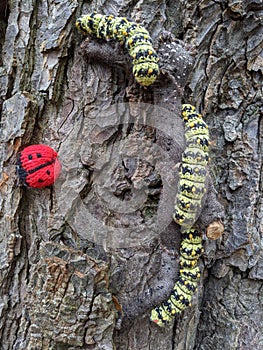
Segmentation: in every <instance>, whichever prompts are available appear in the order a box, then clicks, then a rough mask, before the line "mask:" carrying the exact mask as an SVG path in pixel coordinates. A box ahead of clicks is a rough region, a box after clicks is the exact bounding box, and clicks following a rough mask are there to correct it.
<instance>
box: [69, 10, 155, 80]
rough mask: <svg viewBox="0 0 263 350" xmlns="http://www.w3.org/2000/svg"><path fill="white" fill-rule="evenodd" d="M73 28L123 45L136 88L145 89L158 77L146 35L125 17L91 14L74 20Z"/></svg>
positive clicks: (146, 33)
mask: <svg viewBox="0 0 263 350" xmlns="http://www.w3.org/2000/svg"><path fill="white" fill-rule="evenodd" d="M76 27H77V29H78V30H79V31H81V32H82V33H84V34H89V35H91V36H93V37H96V38H98V39H100V38H101V39H106V40H107V39H115V40H117V41H119V42H121V43H123V44H124V45H125V47H126V48H127V50H128V52H129V55H130V56H131V58H132V65H133V69H132V71H133V74H134V76H135V79H136V81H137V82H138V83H139V84H141V85H143V86H149V85H151V84H152V83H153V82H154V81H155V80H156V78H157V76H158V75H159V67H158V64H157V62H158V57H157V54H156V51H155V50H154V48H153V46H152V39H151V37H150V35H149V32H148V31H147V30H146V29H145V28H144V27H142V26H140V25H139V24H136V23H134V22H131V21H129V20H127V19H126V18H125V17H114V16H111V15H109V16H105V15H101V14H98V13H95V12H94V13H91V14H88V15H83V16H82V17H80V18H78V19H77V21H76Z"/></svg>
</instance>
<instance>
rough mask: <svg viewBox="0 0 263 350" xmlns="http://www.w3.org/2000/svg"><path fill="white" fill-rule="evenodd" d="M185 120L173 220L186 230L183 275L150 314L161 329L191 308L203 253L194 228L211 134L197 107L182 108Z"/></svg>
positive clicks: (198, 235) (183, 236) (180, 275)
mask: <svg viewBox="0 0 263 350" xmlns="http://www.w3.org/2000/svg"><path fill="white" fill-rule="evenodd" d="M182 118H183V120H184V122H185V138H186V149H185V151H184V153H183V156H182V166H181V170H180V178H179V184H178V193H177V197H176V203H175V212H174V216H173V217H174V220H175V221H176V222H177V223H178V224H180V225H181V226H182V227H183V233H182V242H181V247H180V261H179V264H180V272H179V278H178V280H177V282H176V283H175V285H174V288H173V291H172V293H171V295H170V297H169V299H168V300H167V301H165V302H164V303H163V304H162V305H160V306H158V307H156V308H155V309H153V310H152V312H151V320H152V321H153V322H155V323H156V324H158V325H159V326H165V325H166V324H168V323H169V322H171V320H172V319H173V317H174V315H175V314H176V313H180V312H182V311H183V310H184V309H185V308H186V307H188V306H189V305H190V304H191V299H192V295H193V293H194V292H195V290H196V288H197V282H198V280H199V278H200V270H199V267H198V265H197V263H198V259H199V256H200V255H201V253H202V235H201V234H200V233H199V232H198V231H197V230H195V229H194V228H193V227H191V226H192V225H193V224H194V222H195V220H196V215H197V213H198V211H199V209H200V207H201V201H202V197H203V195H204V193H205V178H206V165H207V162H208V146H209V134H208V128H207V125H206V124H205V122H204V121H203V120H202V117H201V115H200V114H197V113H196V110H195V107H193V106H191V105H183V107H182ZM189 227H190V228H189Z"/></svg>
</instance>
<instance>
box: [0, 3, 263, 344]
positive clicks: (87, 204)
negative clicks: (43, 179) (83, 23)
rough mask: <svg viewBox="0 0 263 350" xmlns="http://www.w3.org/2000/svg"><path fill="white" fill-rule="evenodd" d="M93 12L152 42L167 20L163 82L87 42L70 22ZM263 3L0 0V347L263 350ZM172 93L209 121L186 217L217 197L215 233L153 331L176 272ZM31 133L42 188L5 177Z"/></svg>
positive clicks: (179, 146) (176, 144) (207, 215)
mask: <svg viewBox="0 0 263 350" xmlns="http://www.w3.org/2000/svg"><path fill="white" fill-rule="evenodd" d="M94 10H97V11H98V12H102V13H104V14H109V13H112V14H114V15H119V16H127V17H128V18H132V19H133V20H134V21H138V22H140V23H142V24H143V25H145V26H146V27H147V29H148V30H149V32H150V33H151V35H152V37H153V40H154V42H155V44H156V46H158V44H157V43H158V37H159V36H160V34H161V33H162V32H163V30H164V29H165V30H167V31H170V32H172V33H173V35H174V36H175V37H176V38H178V39H180V40H182V41H183V42H184V45H183V44H182V43H181V42H178V43H177V44H175V47H174V48H175V49H176V50H179V51H177V52H176V53H175V55H174V56H173V53H172V52H169V48H168V47H167V46H165V45H166V44H165V42H164V43H159V50H160V55H161V56H162V54H165V53H168V52H169V55H170V56H169V59H168V61H167V62H166V61H165V57H166V56H165V55H164V56H162V60H161V63H160V64H161V66H162V70H163V71H164V73H163V74H164V75H163V76H164V77H166V78H167V77H168V78H167V80H165V79H163V80H162V81H159V82H157V83H156V86H155V88H154V87H152V88H149V89H148V90H145V89H142V88H139V87H138V86H136V85H135V84H134V83H133V80H132V77H131V74H130V65H129V64H128V65H127V62H126V60H127V57H126V56H125V53H124V54H123V51H124V50H123V49H122V48H121V47H119V45H117V46H116V45H114V44H112V43H106V42H105V43H100V45H99V46H98V45H97V46H96V43H93V42H91V41H89V40H88V41H86V42H84V38H83V36H82V35H81V34H79V33H78V32H77V30H76V29H75V20H76V18H77V17H79V16H80V15H81V14H85V13H89V12H91V11H94ZM262 14H263V4H262V1H261V0H250V1H248V0H247V1H246V0H243V1H242V0H235V1H230V0H229V1H219V2H214V1H205V0H203V1H199V2H196V1H193V0H189V1H184V0H180V1H176V2H172V1H154V2H149V1H135V2H130V1H123V2H122V3H121V5H120V3H119V2H118V1H114V0H111V1H102V2H97V1H93V2H80V1H79V2H77V1H74V0H65V1H52V0H43V1H34V0H27V1H22V0H20V1H19V0H14V1H9V2H8V1H2V2H1V3H0V140H1V144H0V176H1V178H0V261H1V265H0V286H1V287H0V288H1V289H0V349H3V350H9V349H16V350H22V349H43V350H44V349H57V350H64V349H120V350H124V349H129V350H135V349H136V350H137V349H140V350H141V349H142V350H144V349H145V350H146V349H149V350H150V349H151V350H157V349H165V350H172V349H178V350H180V349H182V350H190V349H205V350H209V349H211V350H212V349H213V350H221V349H224V350H228V349H229V350H230V349H231V350H232V349H233V350H234V349H237V350H238V349H242V350H250V349H252V348H253V349H255V350H260V349H262V348H263V335H262V324H263V307H262V304H263V294H262V279H263V249H262V234H263V201H262V176H261V175H262V159H263V157H262V154H263V149H262V144H263V143H262V141H263V139H262V135H263V126H262V66H263V64H262V63H263V52H262V49H263V47H262V46H263V45H262V37H263V36H262V34H263V33H262V32H263V29H262V28H263V27H262ZM168 45H169V44H168ZM95 49H96V50H97V51H96V54H94V52H95ZM162 49H163V50H164V51H163V53H162V51H161V50H162ZM92 50H93V51H92ZM91 51H92V52H93V55H94V57H92V55H91V56H90V57H89V53H91ZM170 51H171V50H170ZM101 52H104V54H103V55H102V57H101ZM116 53H117V56H116V57H115V56H114V54H116ZM178 57H180V59H179V60H178V62H175V63H174V64H173V62H172V61H173V59H175V60H176V58H178ZM91 58H92V59H91ZM113 58H114V59H116V60H115V61H114V62H116V64H113V65H112V60H113ZM183 73H185V75H183ZM187 77H188V80H187V81H186V79H187ZM185 84H186V85H185ZM165 98H167V101H168V102H167V101H166V100H165ZM171 101H172V102H171ZM182 101H183V102H190V103H191V104H193V105H195V106H196V107H197V109H198V110H199V111H202V114H203V115H204V119H205V121H206V122H207V124H208V125H209V129H210V138H211V149H210V157H211V161H210V166H209V169H210V176H211V179H208V180H207V183H208V185H207V186H208V194H207V197H206V201H205V203H204V207H203V210H202V212H201V213H200V219H199V226H200V228H202V229H203V230H205V228H206V226H207V225H208V224H209V223H210V222H212V221H213V220H215V219H218V218H221V217H222V215H223V212H222V208H221V205H223V206H224V210H225V213H224V217H223V221H224V225H225V232H224V235H223V236H222V238H221V239H218V240H217V241H209V240H207V239H205V242H204V247H205V252H204V254H203V256H202V258H201V260H200V267H201V270H202V277H201V281H200V283H199V288H198V292H197V293H195V296H194V299H193V303H192V304H193V305H192V307H191V308H188V309H187V310H185V311H184V312H183V313H182V314H181V315H180V316H178V317H176V319H175V322H174V324H173V325H172V327H171V328H169V327H167V328H159V327H158V326H156V325H155V324H153V323H151V322H150V320H149V315H150V310H151V308H152V307H154V306H156V305H158V304H159V303H161V302H163V301H164V300H165V299H166V298H167V297H168V296H169V294H170V292H171V289H172V287H173V285H174V282H175V281H176V278H177V276H178V259H179V252H178V250H179V249H178V247H179V244H180V228H179V226H177V225H176V224H174V223H173V222H172V220H171V217H172V211H173V202H174V197H175V195H176V188H177V182H178V164H179V163H178V162H179V161H180V156H181V153H182V150H183V148H184V138H183V132H184V131H183V125H182V122H181V121H180V119H179V118H178V117H176V116H178V115H179V114H180V107H181V103H182ZM138 102H139V103H141V105H140V107H138V105H137V103H138ZM144 102H148V103H154V104H156V105H158V108H157V109H155V108H153V109H151V106H149V105H148V104H146V105H143V103H144ZM117 103H119V104H117ZM142 111H143V113H145V114H142ZM158 113H159V114H158ZM155 115H156V116H157V120H159V121H160V120H161V121H163V120H164V121H163V125H161V124H162V123H161V124H160V125H158V124H155V120H154V119H155V118H154V117H151V116H155ZM162 118H164V119H162ZM145 120H146V121H145ZM171 121H172V122H171ZM143 122H144V125H143ZM170 122H171V124H169V123H170ZM145 125H146V126H145ZM155 129H157V132H156V130H155ZM37 143H44V144H47V145H49V146H51V147H53V148H54V149H56V150H58V152H59V158H60V160H61V162H62V166H63V171H62V174H61V176H60V178H59V180H58V181H57V182H56V184H55V185H54V186H53V187H50V188H46V189H30V188H26V187H21V186H19V185H18V181H17V176H16V165H15V164H16V157H17V154H18V152H19V151H20V150H22V149H23V147H25V146H27V145H29V144H37ZM138 154H139V155H140V157H141V158H140V159H139V160H138ZM118 155H121V156H122V162H121V163H120V160H119V158H118ZM166 157H167V158H166ZM163 159H168V160H166V161H165V162H164V161H163ZM212 183H213V185H214V187H215V188H216V190H217V191H218V195H217V197H218V199H219V201H220V203H221V205H220V204H219V203H218V202H217V200H216V193H215V191H214V189H213V186H212ZM136 196H139V197H138V198H139V199H138V200H139V202H140V201H144V200H145V198H147V200H145V202H144V205H143V207H140V208H139V209H138V207H137V205H138V202H136V201H133V198H134V197H135V198H137V197H136ZM140 196H142V199H141V197H140ZM120 208H121V209H125V210H124V211H119V209H120ZM157 211H158V212H159V215H160V217H161V228H159V227H158V230H157V233H156V234H153V232H154V228H155V225H156V222H155V221H154V217H155V214H156V212H157ZM162 220H163V221H162ZM145 223H146V224H145ZM145 227H146V228H147V229H145ZM149 228H150V229H149ZM149 232H150V233H149ZM147 234H149V236H147ZM122 312H123V320H122V322H121V318H122V317H121V314H122Z"/></svg>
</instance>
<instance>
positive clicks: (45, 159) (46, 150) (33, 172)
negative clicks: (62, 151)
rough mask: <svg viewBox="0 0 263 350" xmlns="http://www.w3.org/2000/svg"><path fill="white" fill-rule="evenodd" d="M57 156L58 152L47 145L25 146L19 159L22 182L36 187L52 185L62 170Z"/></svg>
mask: <svg viewBox="0 0 263 350" xmlns="http://www.w3.org/2000/svg"><path fill="white" fill-rule="evenodd" d="M57 156H58V154H57V152H56V151H54V150H53V149H52V148H51V147H49V146H46V145H32V146H28V147H26V148H24V149H23V151H22V152H20V153H19V154H18V159H17V173H18V177H19V180H20V182H21V183H22V184H24V185H27V186H29V187H34V188H41V187H46V186H50V185H52V184H53V183H54V182H55V181H56V179H57V178H58V176H59V174H60V171H61V165H60V162H59V160H58V158H57Z"/></svg>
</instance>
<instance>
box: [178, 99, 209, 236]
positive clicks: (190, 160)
mask: <svg viewBox="0 0 263 350" xmlns="http://www.w3.org/2000/svg"><path fill="white" fill-rule="evenodd" d="M182 118H183V121H184V124H185V139H186V148H185V150H184V152H183V155H182V165H181V169H180V172H179V176H180V178H179V184H178V192H177V196H176V202H175V211H174V215H173V218H174V220H175V222H177V223H178V224H179V225H181V226H182V227H183V228H184V229H185V228H190V227H191V226H192V225H193V223H194V222H195V221H196V219H197V217H196V216H197V214H198V213H199V212H200V208H201V204H202V198H203V196H204V194H205V192H206V188H205V179H206V167H207V162H208V159H209V156H208V147H209V133H208V126H207V124H206V123H205V122H204V121H203V119H202V115H201V114H198V113H197V112H196V109H195V107H193V106H191V105H189V104H184V105H183V106H182Z"/></svg>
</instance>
